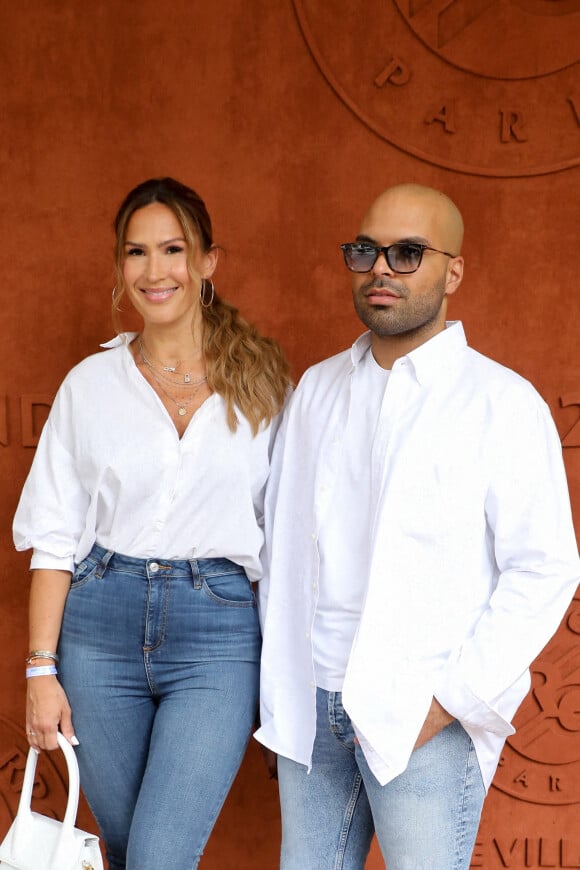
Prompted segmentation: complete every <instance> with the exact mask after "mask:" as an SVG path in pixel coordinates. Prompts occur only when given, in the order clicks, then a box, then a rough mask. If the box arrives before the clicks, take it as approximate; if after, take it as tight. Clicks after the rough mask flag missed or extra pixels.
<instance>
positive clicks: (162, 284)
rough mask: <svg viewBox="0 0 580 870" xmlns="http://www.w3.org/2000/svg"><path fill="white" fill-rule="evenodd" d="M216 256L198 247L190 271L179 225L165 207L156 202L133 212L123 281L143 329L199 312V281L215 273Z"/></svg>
mask: <svg viewBox="0 0 580 870" xmlns="http://www.w3.org/2000/svg"><path fill="white" fill-rule="evenodd" d="M216 260H217V252H216V251H214V250H213V249H212V250H210V251H208V252H207V253H205V252H204V251H202V250H201V246H198V245H196V248H195V250H194V251H193V256H192V258H191V262H192V274H190V272H189V269H188V247H187V241H186V239H185V237H184V235H183V230H182V228H181V224H180V223H179V221H178V220H177V217H176V216H175V214H174V213H173V212H172V210H171V209H170V208H168V206H166V205H163V204H162V203H159V202H155V203H152V204H151V205H147V206H145V207H144V208H140V209H138V210H137V211H135V212H133V214H132V215H131V218H130V220H129V223H128V224H127V231H126V235H125V244H124V259H123V277H124V279H125V285H126V290H127V294H128V296H129V298H130V299H131V302H132V303H133V305H134V306H135V308H136V309H137V311H138V312H139V314H141V316H142V317H143V320H144V322H145V324H146V325H147V324H174V325H175V324H177V323H179V322H180V321H184V322H185V321H187V324H188V326H190V325H191V322H192V318H193V317H194V316H195V314H196V313H197V312H198V311H199V291H200V286H201V282H202V279H203V278H209V277H210V276H211V275H212V274H213V271H214V269H215V265H216Z"/></svg>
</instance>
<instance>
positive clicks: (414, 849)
mask: <svg viewBox="0 0 580 870" xmlns="http://www.w3.org/2000/svg"><path fill="white" fill-rule="evenodd" d="M278 780H279V786H280V801H281V805H282V863H281V868H282V870H363V868H364V866H365V860H366V857H367V855H368V852H369V849H370V845H371V840H372V836H373V833H376V835H377V839H378V841H379V845H380V847H381V852H382V854H383V857H384V859H385V862H386V865H387V868H388V870H468V867H469V863H470V858H471V853H472V851H473V846H474V843H475V837H476V835H477V829H478V826H479V818H480V815H481V809H482V805H483V800H484V797H485V789H484V786H483V781H482V778H481V772H480V770H479V765H478V763H477V758H476V756H475V750H474V748H473V743H472V742H471V739H470V737H469V736H468V735H467V734H466V732H465V731H464V729H463V728H462V727H461V725H460V724H459V722H453V723H452V724H451V725H448V726H447V728H444V729H443V731H441V732H439V734H437V735H436V736H435V737H433V738H432V739H431V740H429V741H428V742H427V743H425V744H424V745H423V746H421V747H420V749H417V750H415V752H413V753H412V755H411V759H410V761H409V765H408V767H407V769H406V770H405V771H404V773H402V774H401V775H400V776H398V777H396V779H394V780H392V781H391V782H389V783H387V785H385V786H381V785H380V784H379V782H378V780H377V779H376V777H375V776H374V775H373V773H372V772H371V770H370V769H369V766H368V764H367V763H366V760H365V757H364V755H363V753H362V750H361V748H360V745H359V744H358V743H357V742H355V733H354V729H353V727H352V722H351V720H350V718H349V716H348V714H347V713H346V711H345V709H344V707H343V706H342V695H341V693H340V692H326V691H324V690H323V689H318V690H317V729H316V740H315V743H314V753H313V756H312V770H311V772H310V773H307V771H306V767H304V765H302V764H297V763H296V762H295V761H291V760H290V759H288V758H283V757H282V756H279V757H278Z"/></svg>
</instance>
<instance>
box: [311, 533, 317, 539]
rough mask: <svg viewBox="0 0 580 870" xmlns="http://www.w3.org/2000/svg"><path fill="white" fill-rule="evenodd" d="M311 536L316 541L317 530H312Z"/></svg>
mask: <svg viewBox="0 0 580 870" xmlns="http://www.w3.org/2000/svg"><path fill="white" fill-rule="evenodd" d="M310 537H311V538H312V540H313V541H315V540H316V532H312V534H311V535H310Z"/></svg>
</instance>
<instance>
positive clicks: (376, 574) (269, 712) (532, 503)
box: [256, 323, 580, 787]
mask: <svg viewBox="0 0 580 870" xmlns="http://www.w3.org/2000/svg"><path fill="white" fill-rule="evenodd" d="M369 343H370V337H369V335H368V333H367V334H365V335H364V336H361V338H359V339H358V340H357V342H356V343H355V344H354V346H353V348H352V350H351V351H350V352H349V351H346V352H344V353H342V354H339V355H338V356H335V357H333V358H332V359H329V360H326V361H325V362H323V363H321V364H319V365H317V366H314V367H313V368H312V369H310V370H309V371H308V372H307V373H306V374H305V375H304V377H303V379H302V381H301V383H300V385H299V387H298V389H297V391H296V393H295V394H294V396H293V398H292V400H291V402H290V405H289V407H288V410H287V413H286V414H285V420H284V423H283V425H282V427H281V430H280V436H279V438H278V439H277V443H276V447H275V450H274V457H273V465H272V472H271V475H272V476H271V486H270V487H269V493H268V495H267V499H266V530H267V535H266V537H267V548H268V561H269V569H268V571H269V576H265V578H264V580H263V581H262V582H261V583H260V587H259V593H260V599H261V612H262V619H263V622H264V644H263V663H262V701H261V722H262V726H261V728H260V730H259V731H258V732H257V735H256V736H257V738H258V739H259V740H260V741H261V742H263V743H264V744H265V745H266V746H269V747H270V748H271V749H273V750H274V751H275V752H277V753H279V754H282V755H284V756H287V757H289V758H292V759H294V760H296V761H297V762H300V763H302V764H304V765H307V766H309V767H310V764H311V756H312V746H313V741H314V736H315V729H316V713H315V692H316V687H315V679H314V669H313V661H312V642H311V639H310V637H309V632H310V626H311V624H312V619H313V614H314V611H315V608H316V603H317V597H318V571H319V552H318V536H319V533H320V529H321V527H322V525H323V522H324V518H325V516H326V513H327V511H328V510H330V509H331V507H332V504H333V499H334V495H333V493H334V490H335V487H336V485H337V481H338V478H339V477H340V475H341V474H342V468H343V465H342V449H343V448H342V444H343V438H344V431H345V427H346V426H347V425H348V426H349V427H350V426H354V427H356V425H357V421H356V419H355V418H354V417H352V416H349V409H350V405H351V381H352V375H353V372H354V371H355V369H356V367H357V365H358V364H359V362H360V359H361V357H362V355H363V354H364V353H365V351H366V349H367V348H368V346H369ZM373 478H374V479H375V484H376V486H377V488H378V501H377V511H376V520H375V524H374V528H373V530H372V535H371V553H370V560H369V571H368V578H367V580H368V587H367V594H366V600H365V602H364V607H363V611H362V614H361V618H360V623H359V628H358V632H357V635H356V637H355V640H354V643H353V647H352V651H351V655H350V658H349V661H348V666H347V671H346V676H345V681H344V687H343V702H344V706H345V709H346V710H347V712H348V713H349V715H350V717H351V719H352V721H353V724H354V726H355V728H356V731H357V735H358V737H359V740H360V742H361V746H362V749H363V751H364V753H365V756H366V758H367V761H368V763H369V765H370V767H371V769H372V770H373V772H374V774H375V776H376V777H377V779H378V780H379V782H380V783H382V784H385V783H386V782H388V781H390V780H391V779H393V778H394V777H395V776H397V775H398V774H399V773H401V772H402V771H403V770H404V769H405V767H406V766H407V763H408V759H409V757H410V754H411V752H412V750H413V746H414V743H415V740H416V738H417V735H418V733H419V731H420V728H421V725H422V723H423V722H424V720H425V717H426V715H427V712H428V710H429V707H430V704H431V700H432V697H433V696H435V697H436V698H437V699H438V700H439V701H440V703H441V704H442V705H443V707H445V709H446V710H448V711H449V713H451V714H452V715H453V716H455V717H456V718H457V719H458V720H459V721H460V722H461V723H462V725H463V727H464V728H465V730H466V731H467V732H468V733H469V735H470V736H471V738H472V739H473V742H474V745H475V748H476V752H477V756H478V760H479V764H480V768H481V772H482V775H483V780H484V783H485V785H486V787H487V786H489V784H490V782H491V779H492V777H493V774H494V771H495V768H496V765H497V762H498V759H499V754H500V751H501V748H502V745H503V742H504V740H505V738H506V736H508V735H509V734H512V733H513V731H514V729H513V728H512V726H511V724H510V722H511V719H512V717H513V715H514V713H515V711H516V709H517V707H518V706H519V704H520V703H521V701H522V699H523V698H524V696H525V695H526V693H527V691H528V689H529V686H530V678H529V665H530V664H531V662H532V661H533V659H534V658H535V657H536V656H537V655H538V653H539V652H540V651H541V649H542V648H543V647H544V646H545V644H546V643H547V641H548V639H549V638H550V637H551V636H552V635H553V634H554V632H555V631H556V629H557V627H558V624H559V622H560V620H561V618H562V616H563V614H564V612H565V610H566V607H567V605H568V603H569V601H570V599H571V598H572V596H573V593H574V591H575V588H576V585H577V583H578V581H579V579H580V562H579V559H578V551H577V547H576V541H575V536H574V530H573V526H572V518H571V511H570V502H569V497H568V492H567V486H566V480H565V474H564V467H563V462H562V452H561V447H560V442H559V438H558V435H557V432H556V429H555V426H554V424H553V421H552V419H551V416H550V414H549V411H548V408H547V406H546V405H545V403H544V402H543V400H542V399H541V398H540V397H539V395H538V394H537V393H536V391H535V390H534V389H533V387H532V386H531V385H530V384H529V383H528V382H527V381H524V380H523V379H522V378H520V377H519V376H518V375H517V374H515V373H514V372H512V371H510V370H508V369H506V368H504V367H503V366H500V365H498V364H497V363H495V362H493V361H491V360H489V359H486V358H485V357H483V356H481V355H480V354H478V353H477V352H475V351H474V350H472V349H470V348H469V347H467V344H466V341H465V336H464V333H463V329H462V327H461V324H459V323H457V324H454V325H450V326H449V328H447V329H446V330H444V331H443V332H441V333H439V334H438V335H436V336H435V337H434V338H432V339H431V340H429V341H428V342H426V343H425V344H423V345H422V346H420V347H419V348H417V349H416V350H414V351H413V352H412V353H410V354H409V355H407V356H405V357H402V358H401V359H398V360H397V361H396V362H395V364H394V366H393V369H392V371H391V374H390V377H389V381H388V384H387V388H386V390H385V394H384V398H383V408H382V410H381V425H380V426H379V427H378V429H377V433H376V437H375V442H374V444H373ZM353 497H356V494H353Z"/></svg>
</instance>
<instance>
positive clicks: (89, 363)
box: [14, 333, 276, 580]
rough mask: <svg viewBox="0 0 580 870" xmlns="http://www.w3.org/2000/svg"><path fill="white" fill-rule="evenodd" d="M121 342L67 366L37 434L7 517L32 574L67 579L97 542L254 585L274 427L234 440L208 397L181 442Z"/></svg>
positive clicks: (216, 402) (219, 403)
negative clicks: (198, 565)
mask: <svg viewBox="0 0 580 870" xmlns="http://www.w3.org/2000/svg"><path fill="white" fill-rule="evenodd" d="M133 337H134V335H132V334H130V333H129V334H124V335H122V336H119V337H118V338H116V339H113V341H111V342H108V343H107V344H106V345H103V347H105V348H108V349H107V350H106V351H105V352H101V353H98V354H95V355H94V356H90V357H88V358H87V359H85V360H83V362H81V363H79V365H77V366H76V367H75V368H73V369H72V370H71V371H70V372H69V374H68V375H67V377H66V378H65V380H64V381H63V383H62V385H61V387H60V389H59V391H58V393H57V396H56V398H55V401H54V404H53V406H52V409H51V412H50V415H49V418H48V420H47V422H46V425H45V427H44V429H43V432H42V435H41V438H40V441H39V444H38V448H37V452H36V456H35V458H34V462H33V464H32V468H31V470H30V474H29V476H28V478H27V480H26V483H25V485H24V489H23V491H22V495H21V498H20V503H19V505H18V509H17V511H16V516H15V518H14V542H15V545H16V549H17V550H27V549H29V548H33V550H34V552H33V556H32V563H31V567H32V568H54V569H60V570H65V571H72V570H73V567H74V564H78V563H79V562H80V561H82V559H83V558H84V557H85V556H86V554H87V553H88V552H89V551H90V550H91V547H92V546H93V544H94V543H95V542H96V543H98V544H100V545H101V546H102V547H105V549H107V550H114V551H116V552H119V553H124V554H125V555H128V556H134V557H136V558H151V557H158V558H165V559H202V558H216V557H225V558H227V559H231V560H232V561H233V562H236V563H238V564H239V565H242V566H243V567H244V568H245V569H246V572H247V574H248V577H249V578H250V579H251V580H259V579H260V576H261V567H260V550H261V547H262V543H263V533H262V525H263V523H262V509H263V495H264V487H265V484H266V480H267V477H268V471H269V458H270V450H271V444H272V441H273V436H274V429H275V426H276V423H273V424H272V425H271V426H268V427H262V428H261V429H260V431H259V432H258V434H257V435H256V436H255V437H253V436H252V431H251V428H250V425H249V423H248V421H247V420H246V419H245V417H243V416H242V414H241V413H240V412H239V411H238V420H239V425H238V428H237V431H236V432H235V433H234V432H231V430H230V429H229V428H228V425H227V422H226V412H225V404H224V402H223V399H222V398H221V396H218V395H217V394H213V395H212V396H210V398H208V399H207V400H206V401H205V402H204V403H203V405H202V406H201V407H200V408H199V410H198V411H197V412H196V413H195V414H194V415H193V418H192V419H191V421H190V423H189V426H188V427H187V430H186V431H185V433H184V435H183V437H182V438H181V439H180V438H179V436H178V434H177V431H176V429H175V426H174V424H173V422H172V421H171V418H170V416H169V414H168V413H167V411H166V409H165V408H164V406H163V403H162V402H161V400H160V399H159V397H158V396H157V394H156V393H155V391H154V390H153V389H152V387H151V386H150V385H149V384H148V383H147V381H146V380H145V378H144V377H143V376H142V375H141V374H140V372H139V370H138V368H137V366H136V365H135V362H134V360H133V357H132V355H131V352H130V350H129V348H128V344H129V342H130V341H131V340H132V338H133Z"/></svg>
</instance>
